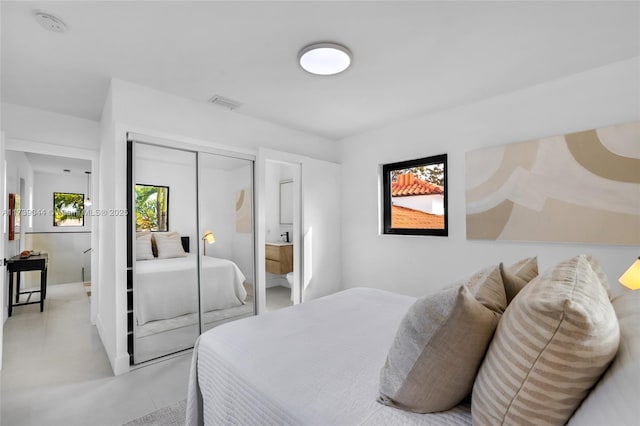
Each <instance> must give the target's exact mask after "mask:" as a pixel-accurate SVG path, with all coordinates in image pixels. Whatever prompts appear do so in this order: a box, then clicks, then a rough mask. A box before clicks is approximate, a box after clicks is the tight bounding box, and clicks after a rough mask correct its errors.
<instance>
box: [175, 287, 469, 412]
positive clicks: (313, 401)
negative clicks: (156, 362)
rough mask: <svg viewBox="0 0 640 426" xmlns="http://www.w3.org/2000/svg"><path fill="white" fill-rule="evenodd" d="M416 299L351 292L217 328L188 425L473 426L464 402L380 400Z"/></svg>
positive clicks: (201, 352)
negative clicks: (411, 405)
mask: <svg viewBox="0 0 640 426" xmlns="http://www.w3.org/2000/svg"><path fill="white" fill-rule="evenodd" d="M414 300H415V299H414V298H412V297H408V296H402V295H399V294H395V293H389V292H386V291H381V290H375V289H364V288H359V289H351V290H346V291H343V292H340V293H337V294H334V295H331V296H327V297H324V298H321V299H317V300H314V301H311V302H308V303H305V304H303V305H297V306H294V307H292V308H287V309H283V310H280V311H276V312H273V313H269V314H265V315H261V316H259V317H251V318H247V319H243V320H239V321H235V322H232V323H228V324H225V325H222V326H219V327H217V328H215V329H213V330H211V331H209V332H207V333H204V334H203V335H202V336H201V337H200V338H199V340H198V342H197V343H196V347H195V349H194V352H193V361H192V365H191V374H190V379H189V391H188V398H187V399H188V401H187V425H201V424H206V425H218V424H239V425H264V424H273V425H276V424H277V425H376V424H387V425H390V424H402V425H406V424H418V425H469V424H471V411H470V407H469V405H468V404H461V405H459V406H458V407H456V408H454V409H452V410H449V411H447V412H443V413H437V414H415V413H408V412H405V411H401V410H397V409H395V408H391V407H387V406H384V405H381V404H379V403H377V402H376V398H377V396H378V382H379V374H380V368H381V367H382V365H383V364H384V362H385V358H386V355H387V351H388V350H389V347H390V346H391V343H392V342H393V338H394V336H395V333H396V329H397V327H398V324H399V323H400V320H401V319H402V317H403V316H404V314H405V312H406V311H407V309H408V308H409V306H410V305H411V304H412V303H413V301H414Z"/></svg>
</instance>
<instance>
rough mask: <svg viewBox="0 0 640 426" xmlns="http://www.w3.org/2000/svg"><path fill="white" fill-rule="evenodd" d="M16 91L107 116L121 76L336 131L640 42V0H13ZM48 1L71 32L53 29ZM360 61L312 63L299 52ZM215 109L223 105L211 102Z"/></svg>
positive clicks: (32, 99)
mask: <svg viewBox="0 0 640 426" xmlns="http://www.w3.org/2000/svg"><path fill="white" fill-rule="evenodd" d="M1 8H2V10H1V12H2V89H3V91H2V101H4V102H10V103H16V104H22V105H26V106H32V107H36V108H42V109H46V110H51V111H55V112H59V113H63V114H69V115H74V116H79V117H84V118H89V119H92V120H99V118H100V114H101V110H102V106H103V103H104V98H105V94H106V91H107V87H108V84H109V79H110V78H111V77H116V78H120V79H123V80H128V81H131V82H134V83H138V84H142V85H145V86H149V87H152V88H155V89H158V90H162V91H166V92H170V93H174V94H178V95H181V96H184V97H187V98H191V99H194V100H197V101H200V102H206V101H207V99H209V98H210V97H211V96H212V95H213V94H220V95H222V96H225V97H228V98H231V99H234V100H237V101H240V102H242V103H243V106H242V107H240V108H239V109H237V110H236V111H237V113H238V114H246V115H248V116H253V117H258V118H261V119H264V120H268V121H271V122H275V123H279V124H281V125H285V126H289V127H292V128H297V129H300V130H304V131H307V132H309V133H313V134H317V135H321V136H325V137H327V138H331V139H341V138H344V137H346V136H349V135H353V134H358V133H361V132H364V131H367V130H370V129H373V128H377V127H380V126H383V125H386V124H389V123H392V122H394V121H398V120H402V119H406V118H411V117H414V116H417V115H420V114H426V113H429V112H433V111H437V110H442V109H445V108H451V107H454V106H457V105H461V104H465V103H470V102H474V101H478V100H481V99H484V98H488V97H492V96H496V95H499V94H502V93H507V92H511V91H514V90H517V89H520V88H523V87H529V86H533V85H536V84H538V83H541V82H545V81H549V80H552V79H557V78H560V77H564V76H567V75H571V74H574V73H578V72H581V71H584V70H587V69H591V68H595V67H599V66H602V65H606V64H609V63H613V62H616V61H620V60H624V59H628V58H631V57H635V56H639V55H640V29H639V28H640V3H639V2H621V3H617V2H591V1H587V2H576V1H571V2H484V1H472V2H426V1H423V2H419V1H414V2H397V1H389V2H382V1H376V2H366V1H356V2H346V1H333V2H311V1H299V2H282V1H275V2H269V1H260V2H243V1H234V2H217V1H200V2H185V1H176V2H153V1H142V2H124V1H107V2H93V1H88V2H72V1H70V2H51V1H45V2H30V1H19V2H10V1H2V3H1ZM34 9H42V10H44V11H47V12H50V13H53V14H55V15H57V16H59V17H60V18H62V19H63V20H64V21H65V22H66V23H67V25H68V26H69V31H68V32H67V33H66V34H64V35H60V34H55V33H50V32H47V31H45V30H43V29H42V28H41V27H40V26H39V25H38V23H37V22H36V21H35V19H33V17H32V11H33V10H34ZM317 41H336V42H340V43H343V44H345V45H346V46H347V47H349V48H350V49H351V51H352V52H353V54H354V59H353V65H352V67H351V68H350V69H348V70H347V71H346V72H344V73H342V74H339V75H337V76H332V77H318V76H312V75H310V74H307V73H305V72H304V71H303V70H302V69H301V68H300V67H299V66H298V65H297V62H296V57H297V53H298V51H299V50H300V49H301V48H302V47H304V46H305V45H307V44H309V43H312V42H317ZM211 108H216V107H215V106H211Z"/></svg>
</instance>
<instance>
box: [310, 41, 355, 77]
mask: <svg viewBox="0 0 640 426" xmlns="http://www.w3.org/2000/svg"><path fill="white" fill-rule="evenodd" d="M351 59H352V54H351V51H350V50H349V49H347V48H346V47H344V46H342V45H340V44H337V43H314V44H310V45H309V46H307V47H305V48H303V49H302V50H301V51H300V53H298V62H299V63H300V66H301V67H302V69H304V70H305V71H307V72H310V73H311V74H316V75H334V74H339V73H341V72H342V71H344V70H346V69H347V68H349V65H351Z"/></svg>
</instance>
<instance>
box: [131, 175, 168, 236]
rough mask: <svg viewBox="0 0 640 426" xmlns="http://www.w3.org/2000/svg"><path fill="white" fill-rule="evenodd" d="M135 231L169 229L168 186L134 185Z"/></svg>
mask: <svg viewBox="0 0 640 426" xmlns="http://www.w3.org/2000/svg"><path fill="white" fill-rule="evenodd" d="M135 192H136V231H142V230H149V231H163V232H164V231H168V230H169V187H167V186H152V185H136V187H135Z"/></svg>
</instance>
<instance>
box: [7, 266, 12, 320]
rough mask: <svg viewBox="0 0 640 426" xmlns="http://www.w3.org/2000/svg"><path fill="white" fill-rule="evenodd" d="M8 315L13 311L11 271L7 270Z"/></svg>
mask: <svg viewBox="0 0 640 426" xmlns="http://www.w3.org/2000/svg"><path fill="white" fill-rule="evenodd" d="M8 305H9V316H11V313H12V312H13V272H9V303H8Z"/></svg>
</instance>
